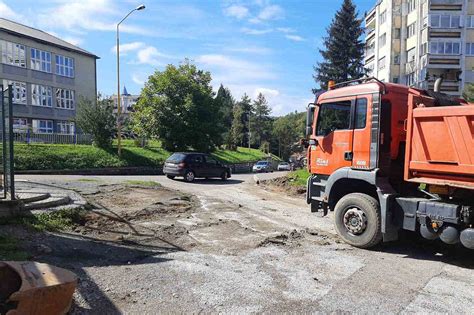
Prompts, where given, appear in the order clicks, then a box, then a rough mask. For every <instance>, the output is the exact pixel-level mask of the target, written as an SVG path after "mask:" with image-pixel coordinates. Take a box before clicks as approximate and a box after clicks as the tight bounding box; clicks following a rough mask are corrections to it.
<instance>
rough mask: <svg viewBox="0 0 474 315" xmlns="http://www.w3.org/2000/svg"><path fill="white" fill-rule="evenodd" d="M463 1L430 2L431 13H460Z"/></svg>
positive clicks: (434, 0)
mask: <svg viewBox="0 0 474 315" xmlns="http://www.w3.org/2000/svg"><path fill="white" fill-rule="evenodd" d="M463 3H464V0H431V3H430V10H431V11H461V10H462V5H463Z"/></svg>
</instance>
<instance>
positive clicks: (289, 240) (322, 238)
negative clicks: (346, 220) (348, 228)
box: [258, 229, 341, 247]
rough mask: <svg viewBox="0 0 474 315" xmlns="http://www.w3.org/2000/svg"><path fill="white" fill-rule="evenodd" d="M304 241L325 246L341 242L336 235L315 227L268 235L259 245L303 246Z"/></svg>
mask: <svg viewBox="0 0 474 315" xmlns="http://www.w3.org/2000/svg"><path fill="white" fill-rule="evenodd" d="M303 241H309V242H312V243H316V244H317V245H323V246H324V245H332V244H335V243H341V241H340V240H339V239H338V237H337V236H336V235H333V234H329V233H324V232H321V231H317V230H314V229H305V230H299V231H298V230H292V231H291V232H286V233H280V234H277V235H274V236H270V237H267V238H265V239H264V240H263V241H261V242H260V243H259V244H258V247H262V246H268V245H277V246H289V247H296V246H301V244H302V242H303Z"/></svg>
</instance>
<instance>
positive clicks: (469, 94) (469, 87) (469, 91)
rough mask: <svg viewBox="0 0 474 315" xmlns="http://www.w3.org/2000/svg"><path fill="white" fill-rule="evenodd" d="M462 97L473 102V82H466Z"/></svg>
mask: <svg viewBox="0 0 474 315" xmlns="http://www.w3.org/2000/svg"><path fill="white" fill-rule="evenodd" d="M462 97H463V98H464V99H465V100H466V101H468V102H471V103H474V83H467V84H466V85H465V87H464V91H463V93H462Z"/></svg>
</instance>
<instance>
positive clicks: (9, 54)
mask: <svg viewBox="0 0 474 315" xmlns="http://www.w3.org/2000/svg"><path fill="white" fill-rule="evenodd" d="M0 49H1V51H2V63H5V64H8V65H13V66H17V67H22V68H26V54H25V46H24V45H20V44H15V43H12V42H7V41H6V40H0Z"/></svg>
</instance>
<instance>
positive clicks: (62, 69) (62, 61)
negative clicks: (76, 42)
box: [56, 55, 74, 78]
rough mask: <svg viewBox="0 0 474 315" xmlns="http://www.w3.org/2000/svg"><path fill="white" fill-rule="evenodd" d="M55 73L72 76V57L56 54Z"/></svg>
mask: <svg viewBox="0 0 474 315" xmlns="http://www.w3.org/2000/svg"><path fill="white" fill-rule="evenodd" d="M56 74H57V75H62V76H64V77H69V78H74V59H73V58H69V57H65V56H60V55H56Z"/></svg>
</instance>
